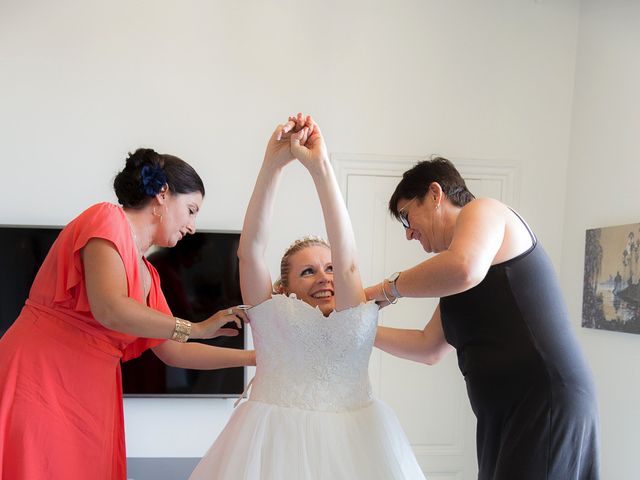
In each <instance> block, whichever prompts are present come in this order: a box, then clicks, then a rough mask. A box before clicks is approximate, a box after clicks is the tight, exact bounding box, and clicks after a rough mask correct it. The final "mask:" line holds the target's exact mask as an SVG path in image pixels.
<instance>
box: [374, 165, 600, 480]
mask: <svg viewBox="0 0 640 480" xmlns="http://www.w3.org/2000/svg"><path fill="white" fill-rule="evenodd" d="M389 210H390V212H391V214H392V215H393V216H394V217H395V218H397V219H398V220H400V221H401V222H402V224H403V225H404V227H405V229H406V236H407V240H418V241H419V242H420V244H421V245H422V247H423V249H424V250H425V251H426V252H434V253H438V255H435V256H433V257H431V258H429V259H428V260H425V261H424V262H422V263H420V264H418V265H416V266H415V267H413V268H411V269H409V270H405V271H403V272H399V273H395V274H393V275H391V277H389V279H386V280H383V281H382V282H381V283H379V284H377V285H374V286H371V287H369V288H368V289H367V297H368V298H369V299H375V300H376V301H378V302H379V303H381V304H388V303H395V301H396V299H397V298H400V297H440V303H439V305H438V307H437V308H436V311H435V312H434V314H433V317H432V318H431V321H430V322H429V323H428V324H427V325H426V326H425V328H424V330H404V329H395V328H388V327H379V328H378V334H377V337H376V346H377V347H379V348H381V349H382V350H385V351H387V352H389V353H391V354H393V355H396V356H399V357H402V358H408V359H411V360H415V361H419V362H423V363H427V364H434V363H436V362H438V361H439V360H440V359H441V358H442V357H443V356H444V355H446V354H447V353H449V352H450V351H451V350H453V349H455V350H456V351H457V355H458V364H459V366H460V371H461V372H462V374H463V376H464V378H465V382H466V385H467V391H468V394H469V399H470V402H471V407H472V409H473V411H474V413H475V415H476V417H477V420H478V423H477V435H476V437H477V439H476V440H477V448H478V469H479V475H478V478H479V479H481V480H513V479H518V480H522V479H531V480H542V479H546V480H574V479H575V480H578V479H579V480H583V479H589V480H592V479H597V478H599V426H598V409H597V402H596V395H595V389H594V385H593V381H592V378H591V373H590V372H589V368H588V366H587V364H586V362H585V360H584V358H583V355H582V352H581V350H580V347H579V346H578V343H577V341H576V339H575V337H574V335H573V333H572V331H571V326H570V323H569V320H568V315H567V311H566V308H565V305H564V301H563V298H562V294H561V291H560V286H559V284H558V282H557V279H556V275H555V272H554V270H553V266H552V265H551V262H550V261H549V258H548V257H547V255H546V253H545V252H544V250H543V249H542V247H541V245H540V244H539V243H538V241H537V239H536V237H535V235H534V234H533V232H532V231H531V230H530V229H529V227H528V226H527V224H526V223H525V222H524V220H523V219H522V218H521V217H520V216H519V215H518V214H517V213H516V212H514V211H513V210H511V209H510V208H509V207H508V206H506V205H504V204H502V203H500V202H499V201H497V200H493V199H488V198H485V199H475V198H474V196H473V195H472V194H471V193H470V192H469V191H468V190H467V188H466V185H465V183H464V180H463V179H462V177H461V176H460V174H459V172H458V171H457V170H456V169H455V167H454V166H453V164H451V162H449V161H448V160H446V159H444V158H435V159H433V160H429V161H424V162H420V163H418V164H417V165H416V166H414V167H413V168H412V169H411V170H408V171H407V172H405V174H404V175H403V178H402V180H401V181H400V183H399V184H398V186H397V187H396V190H395V192H394V193H393V195H392V197H391V199H390V201H389Z"/></svg>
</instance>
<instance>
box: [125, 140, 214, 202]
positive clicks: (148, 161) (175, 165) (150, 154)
mask: <svg viewBox="0 0 640 480" xmlns="http://www.w3.org/2000/svg"><path fill="white" fill-rule="evenodd" d="M165 183H166V184H167V185H168V187H169V191H171V192H172V193H193V192H200V193H201V194H202V196H203V197H204V184H203V183H202V179H201V178H200V176H199V175H198V174H197V173H196V171H195V170H194V169H193V167H192V166H191V165H189V164H188V163H187V162H185V161H184V160H181V159H179V158H178V157H174V156H173V155H167V154H164V153H156V152H155V151H154V150H152V149H150V148H139V149H138V150H136V151H135V152H134V153H130V154H129V157H128V158H127V163H126V165H125V167H124V169H123V170H122V171H121V172H120V173H118V175H116V178H115V179H114V180H113V189H114V190H115V192H116V196H117V197H118V202H119V203H120V204H121V205H122V206H123V207H126V208H142V207H144V206H145V205H146V204H147V202H148V201H149V200H150V199H151V198H152V197H154V196H155V195H156V194H158V193H159V192H160V190H161V189H162V187H163V186H164V185H165Z"/></svg>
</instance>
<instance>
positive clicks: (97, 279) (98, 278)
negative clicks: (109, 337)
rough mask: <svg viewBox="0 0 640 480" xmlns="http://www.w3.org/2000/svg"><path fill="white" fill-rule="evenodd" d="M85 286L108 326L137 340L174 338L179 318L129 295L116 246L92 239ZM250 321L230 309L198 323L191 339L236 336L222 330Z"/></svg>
mask: <svg viewBox="0 0 640 480" xmlns="http://www.w3.org/2000/svg"><path fill="white" fill-rule="evenodd" d="M82 261H83V265H84V274H85V284H86V287H87V296H88V298H89V305H90V307H91V313H92V314H93V316H94V318H95V319H96V320H97V321H98V322H99V323H100V324H102V325H104V326H105V327H107V328H109V329H111V330H116V331H118V332H122V333H127V334H129V335H134V336H137V337H146V338H171V335H172V334H173V330H174V328H175V323H176V321H175V318H174V317H172V316H170V315H165V314H164V313H161V312H158V311H157V310H154V309H152V308H149V307H147V306H146V305H143V304H141V303H139V302H137V301H136V300H134V299H133V298H130V297H129V296H128V289H127V277H126V272H125V268H124V264H123V263H122V258H120V255H119V254H118V252H117V250H116V248H115V246H114V245H113V244H112V243H111V242H109V241H107V240H104V239H100V238H94V239H91V240H89V242H88V243H87V245H86V246H85V247H84V248H83V250H82ZM238 317H241V318H242V319H243V320H245V321H246V320H247V319H246V316H245V315H244V312H242V311H239V310H234V311H233V314H232V315H229V314H227V312H226V310H223V311H220V312H218V313H216V314H215V315H212V316H211V317H209V318H208V319H207V320H204V321H203V322H200V323H194V324H193V326H192V331H191V338H213V337H216V336H218V335H226V336H233V335H237V334H238V332H237V331H236V330H233V329H221V328H220V327H222V325H224V324H225V323H227V322H229V321H232V320H234V319H235V320H237V321H238V322H239V318H238Z"/></svg>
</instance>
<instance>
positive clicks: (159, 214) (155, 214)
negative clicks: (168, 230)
mask: <svg viewBox="0 0 640 480" xmlns="http://www.w3.org/2000/svg"><path fill="white" fill-rule="evenodd" d="M152 213H153V216H154V217H160V223H162V214H161V213H158V212H156V207H153V211H152Z"/></svg>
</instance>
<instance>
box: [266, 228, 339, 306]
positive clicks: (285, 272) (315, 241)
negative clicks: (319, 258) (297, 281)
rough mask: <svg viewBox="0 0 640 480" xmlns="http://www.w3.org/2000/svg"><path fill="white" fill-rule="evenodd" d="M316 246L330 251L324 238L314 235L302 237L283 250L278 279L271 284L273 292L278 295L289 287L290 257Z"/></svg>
mask: <svg viewBox="0 0 640 480" xmlns="http://www.w3.org/2000/svg"><path fill="white" fill-rule="evenodd" d="M317 246H320V247H325V248H328V249H329V250H331V246H330V245H329V242H327V241H326V240H325V239H324V238H322V237H316V236H315V235H307V236H304V237H302V238H299V239H297V240H296V241H294V242H293V243H292V244H291V245H289V248H287V249H286V250H285V252H284V255H283V256H282V260H280V278H278V279H277V280H276V281H275V283H274V284H273V291H274V292H276V293H280V292H281V290H282V289H285V288H287V287H288V286H289V270H290V269H291V264H290V260H291V257H292V256H293V255H295V254H296V253H297V252H299V251H300V250H303V249H305V248H307V247H317Z"/></svg>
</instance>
